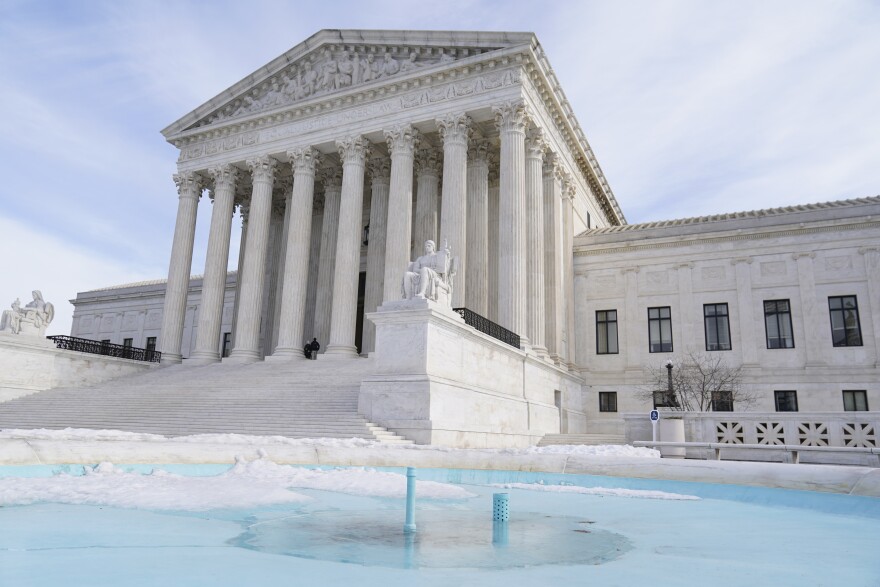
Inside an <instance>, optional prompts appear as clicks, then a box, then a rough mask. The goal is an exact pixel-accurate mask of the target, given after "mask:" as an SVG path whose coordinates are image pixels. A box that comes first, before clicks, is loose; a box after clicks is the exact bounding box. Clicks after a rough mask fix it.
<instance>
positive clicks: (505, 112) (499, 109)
mask: <svg viewBox="0 0 880 587" xmlns="http://www.w3.org/2000/svg"><path fill="white" fill-rule="evenodd" d="M492 112H494V113H495V126H496V127H497V128H498V130H499V131H501V132H519V133H525V131H526V126H528V124H529V121H530V119H531V115H530V112H529V108H528V106H526V103H525V102H523V101H522V100H515V101H511V102H503V103H501V104H496V105H495V106H492Z"/></svg>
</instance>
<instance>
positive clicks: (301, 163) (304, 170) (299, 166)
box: [287, 147, 322, 177]
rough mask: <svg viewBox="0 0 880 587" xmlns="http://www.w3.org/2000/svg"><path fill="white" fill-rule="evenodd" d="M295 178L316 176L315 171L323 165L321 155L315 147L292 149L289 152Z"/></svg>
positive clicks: (288, 155)
mask: <svg viewBox="0 0 880 587" xmlns="http://www.w3.org/2000/svg"><path fill="white" fill-rule="evenodd" d="M287 157H288V158H289V159H290V165H291V167H293V174H294V176H299V175H310V176H312V177H314V176H315V169H316V168H317V167H318V166H319V165H320V164H321V159H322V156H321V153H320V152H319V151H318V150H317V149H315V148H314V147H303V148H301V149H292V150H290V151H288V152H287Z"/></svg>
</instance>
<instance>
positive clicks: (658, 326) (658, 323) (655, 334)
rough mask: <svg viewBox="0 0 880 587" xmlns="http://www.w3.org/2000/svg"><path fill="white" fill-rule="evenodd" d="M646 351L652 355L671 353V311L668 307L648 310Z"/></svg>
mask: <svg viewBox="0 0 880 587" xmlns="http://www.w3.org/2000/svg"><path fill="white" fill-rule="evenodd" d="M648 342H649V345H648V350H649V351H650V352H652V353H671V352H672V310H671V309H670V308H669V306H664V307H662V308H648Z"/></svg>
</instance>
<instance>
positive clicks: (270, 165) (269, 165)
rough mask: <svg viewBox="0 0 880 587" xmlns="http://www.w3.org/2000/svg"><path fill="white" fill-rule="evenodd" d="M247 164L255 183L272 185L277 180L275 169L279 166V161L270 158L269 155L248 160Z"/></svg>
mask: <svg viewBox="0 0 880 587" xmlns="http://www.w3.org/2000/svg"><path fill="white" fill-rule="evenodd" d="M246 163H247V166H248V169H250V170H251V175H252V176H253V178H254V182H255V183H256V182H266V183H271V182H272V181H273V180H274V179H275V168H276V167H277V166H278V161H276V160H275V159H273V158H272V157H269V156H268V155H263V156H262V157H254V158H252V159H248V160H247V161H246Z"/></svg>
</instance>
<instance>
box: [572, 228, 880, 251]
mask: <svg viewBox="0 0 880 587" xmlns="http://www.w3.org/2000/svg"><path fill="white" fill-rule="evenodd" d="M871 228H880V221H866V222H853V223H849V224H831V225H826V226H812V227H803V228H789V229H783V230H768V229H764V230H761V231H756V232H748V233H746V232H743V233H738V234H722V235H718V236H696V237H695V238H691V236H690V235H686V236H668V237H659V238H656V239H650V241H649V242H645V241H639V244H627V243H629V242H632V241H627V243H625V244H621V243H620V242H615V243H609V246H601V245H580V247H585V246H588V247H591V248H589V249H580V250H578V249H579V246H578V245H575V251H574V256H575V257H593V256H597V255H609V254H615V253H629V252H635V251H645V250H656V249H672V248H676V247H689V246H693V245H700V244H717V243H724V242H735V241H748V240H764V239H772V238H779V237H786V236H799V235H806V234H820V233H826V232H842V231H853V230H863V229H871ZM672 239H674V240H672Z"/></svg>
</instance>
